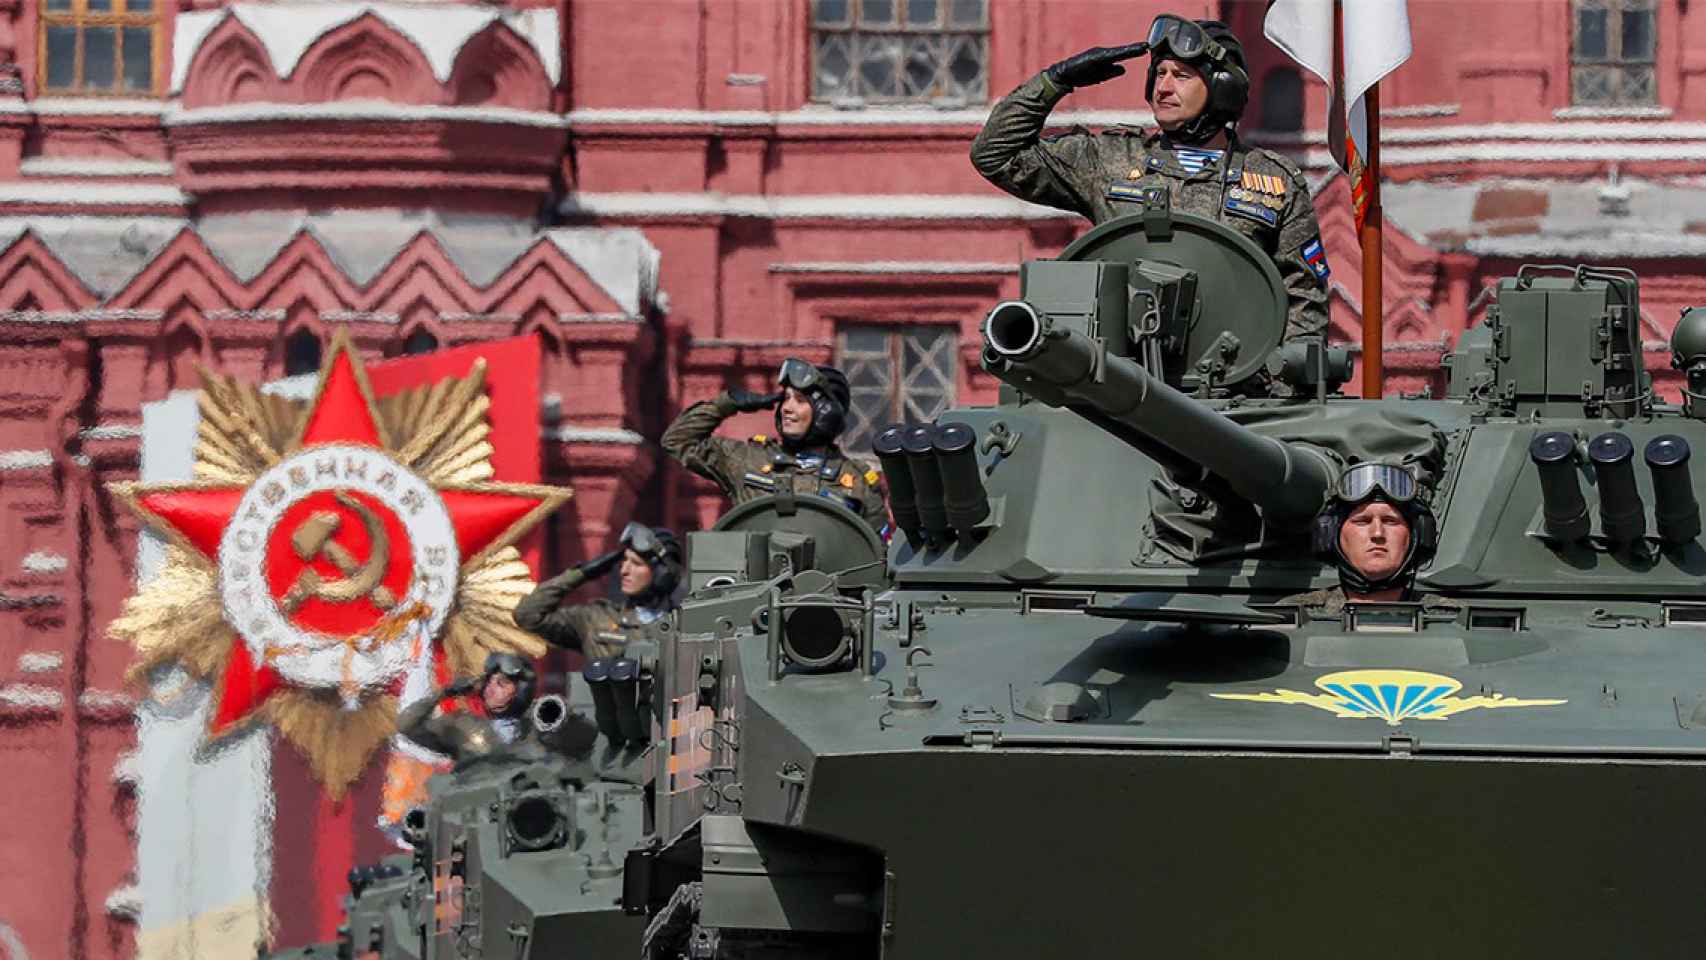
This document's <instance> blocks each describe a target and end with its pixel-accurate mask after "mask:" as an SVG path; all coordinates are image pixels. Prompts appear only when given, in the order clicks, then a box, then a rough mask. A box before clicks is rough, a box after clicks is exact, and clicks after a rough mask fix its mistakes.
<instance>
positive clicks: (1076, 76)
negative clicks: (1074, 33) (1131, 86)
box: [1048, 40, 1149, 87]
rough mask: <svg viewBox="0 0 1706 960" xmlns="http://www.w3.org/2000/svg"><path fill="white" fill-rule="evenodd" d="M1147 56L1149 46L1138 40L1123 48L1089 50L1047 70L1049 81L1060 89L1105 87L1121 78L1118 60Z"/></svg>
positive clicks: (1121, 71) (1121, 73)
mask: <svg viewBox="0 0 1706 960" xmlns="http://www.w3.org/2000/svg"><path fill="white" fill-rule="evenodd" d="M1148 52H1149V44H1148V43H1145V42H1144V41H1142V40H1139V41H1138V42H1136V43H1128V44H1126V45H1125V46H1123V47H1091V48H1090V49H1088V50H1086V51H1084V52H1083V53H1079V54H1074V55H1072V56H1070V57H1067V58H1066V59H1065V60H1062V61H1060V62H1059V63H1057V64H1055V65H1054V66H1052V67H1049V68H1048V75H1049V79H1051V80H1053V81H1054V82H1055V84H1056V85H1057V86H1062V87H1088V86H1090V85H1092V84H1097V83H1105V82H1107V81H1109V80H1112V79H1113V78H1115V77H1118V76H1123V75H1124V74H1125V68H1124V67H1122V66H1120V61H1121V60H1130V59H1132V58H1133V57H1141V56H1143V55H1144V54H1146V53H1148Z"/></svg>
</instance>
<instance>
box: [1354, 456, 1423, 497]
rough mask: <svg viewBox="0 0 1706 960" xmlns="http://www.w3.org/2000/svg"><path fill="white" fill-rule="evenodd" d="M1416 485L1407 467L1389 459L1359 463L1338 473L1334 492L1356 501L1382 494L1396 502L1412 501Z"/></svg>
mask: <svg viewBox="0 0 1706 960" xmlns="http://www.w3.org/2000/svg"><path fill="white" fill-rule="evenodd" d="M1419 490H1420V485H1419V484H1418V483H1416V475H1415V474H1414V473H1412V472H1410V469H1409V468H1408V467H1401V466H1398V465H1397V464H1392V463H1359V464H1357V465H1355V466H1353V467H1351V468H1350V469H1348V470H1346V471H1345V472H1344V473H1343V474H1341V475H1340V476H1339V485H1338V490H1337V492H1336V496H1337V497H1338V499H1339V500H1341V501H1343V502H1345V503H1349V504H1356V503H1362V502H1363V501H1365V500H1370V499H1372V498H1374V497H1377V496H1378V497H1383V498H1385V499H1386V500H1389V501H1391V502H1393V503H1396V504H1407V503H1413V502H1415V500H1416V497H1417V495H1418V492H1419Z"/></svg>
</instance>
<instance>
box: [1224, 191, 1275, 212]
mask: <svg viewBox="0 0 1706 960" xmlns="http://www.w3.org/2000/svg"><path fill="white" fill-rule="evenodd" d="M1226 195H1227V196H1228V197H1231V198H1232V199H1234V200H1247V201H1249V202H1250V203H1259V204H1261V205H1262V206H1264V207H1267V208H1268V209H1269V210H1278V209H1280V208H1282V207H1284V206H1285V198H1284V197H1276V196H1274V195H1273V194H1271V193H1263V192H1262V191H1260V190H1251V189H1249V188H1248V187H1233V188H1232V189H1231V190H1228V191H1226Z"/></svg>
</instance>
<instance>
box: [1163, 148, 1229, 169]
mask: <svg viewBox="0 0 1706 960" xmlns="http://www.w3.org/2000/svg"><path fill="white" fill-rule="evenodd" d="M1220 154H1221V151H1219V150H1202V149H1199V148H1197V147H1174V148H1173V156H1174V157H1175V158H1177V159H1178V161H1179V166H1181V167H1184V168H1185V172H1186V173H1190V174H1193V175H1194V174H1198V173H1201V172H1203V171H1204V170H1206V169H1208V168H1209V167H1211V166H1214V165H1215V164H1217V163H1219V162H1220Z"/></svg>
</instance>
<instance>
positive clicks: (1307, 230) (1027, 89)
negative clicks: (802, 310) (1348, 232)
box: [971, 14, 1328, 339]
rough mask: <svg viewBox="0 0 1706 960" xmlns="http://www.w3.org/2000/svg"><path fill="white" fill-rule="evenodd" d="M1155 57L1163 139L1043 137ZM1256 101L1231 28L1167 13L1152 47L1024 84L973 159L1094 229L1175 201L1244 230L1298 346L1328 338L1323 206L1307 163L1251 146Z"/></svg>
mask: <svg viewBox="0 0 1706 960" xmlns="http://www.w3.org/2000/svg"><path fill="white" fill-rule="evenodd" d="M1145 52H1147V53H1148V54H1149V57H1150V60H1149V74H1148V81H1147V83H1146V85H1145V87H1144V98H1145V99H1146V100H1148V101H1149V106H1150V109H1151V110H1152V111H1153V112H1154V114H1155V122H1156V124H1157V126H1158V129H1156V130H1154V131H1149V132H1146V131H1143V130H1140V129H1137V128H1133V127H1125V126H1117V127H1113V128H1111V129H1108V130H1104V131H1102V132H1101V133H1099V134H1098V133H1091V132H1090V131H1089V130H1087V129H1085V128H1084V127H1073V128H1072V130H1071V131H1070V132H1068V133H1065V134H1062V135H1060V136H1054V137H1048V138H1043V137H1042V136H1041V134H1042V130H1043V125H1044V123H1045V122H1046V121H1047V119H1048V115H1049V111H1050V110H1052V109H1054V105H1055V104H1057V103H1059V102H1060V100H1061V99H1062V98H1063V97H1065V96H1066V95H1067V94H1069V93H1071V92H1072V91H1073V90H1075V89H1078V88H1079V87H1085V86H1090V85H1091V84H1097V83H1102V82H1105V81H1108V80H1112V79H1114V78H1115V77H1118V76H1121V75H1123V74H1124V73H1125V68H1124V67H1122V66H1120V62H1121V61H1124V60H1130V59H1132V58H1134V57H1140V56H1142V55H1143V54H1144V53H1145ZM1249 95H1250V78H1249V75H1248V74H1247V73H1246V70H1245V65H1244V48H1243V45H1242V44H1241V43H1240V42H1239V41H1238V38H1237V37H1236V36H1235V35H1234V34H1233V33H1232V31H1231V30H1230V29H1228V28H1227V26H1226V25H1225V24H1224V23H1221V22H1220V21H1218V20H1196V21H1192V20H1186V19H1184V18H1182V17H1177V16H1174V15H1172V14H1163V15H1162V16H1159V17H1156V18H1155V22H1154V24H1153V25H1152V26H1151V27H1150V30H1149V38H1148V40H1147V41H1144V42H1140V43H1133V44H1128V45H1126V46H1123V47H1092V48H1091V49H1089V50H1086V51H1084V52H1083V53H1080V54H1078V55H1076V56H1073V57H1069V58H1067V59H1065V60H1062V61H1061V62H1059V63H1056V64H1054V65H1053V66H1051V67H1049V68H1048V69H1046V70H1044V71H1043V72H1041V73H1039V74H1037V75H1036V76H1034V77H1032V78H1031V79H1029V80H1027V81H1025V82H1024V83H1023V84H1021V85H1020V86H1019V88H1018V89H1017V90H1014V91H1013V92H1012V93H1010V94H1008V95H1007V97H1006V99H1004V100H1002V101H1001V102H1000V103H998V104H996V105H995V109H994V110H992V111H991V112H990V115H989V121H988V122H987V123H986V124H984V127H983V130H982V132H980V133H979V134H978V136H977V140H976V141H975V142H974V143H973V144H972V149H971V160H972V164H973V165H974V166H976V167H977V170H978V172H979V173H981V174H982V175H983V176H984V177H985V178H986V179H987V180H989V182H991V183H993V184H995V185H996V186H998V187H1000V188H1001V189H1003V190H1005V191H1007V192H1008V193H1011V194H1013V195H1014V196H1016V197H1019V198H1020V199H1023V200H1029V201H1031V202H1033V203H1041V204H1046V205H1047V206H1051V207H1058V208H1060V209H1062V210H1071V211H1073V212H1075V213H1079V214H1082V215H1084V216H1085V217H1088V218H1089V219H1090V220H1091V222H1093V223H1102V222H1103V221H1105V220H1111V219H1113V218H1115V217H1120V216H1125V215H1127V214H1131V213H1140V212H1142V211H1143V210H1144V208H1145V206H1146V201H1147V202H1149V203H1154V202H1157V201H1158V200H1159V197H1160V195H1162V194H1165V196H1166V197H1167V199H1168V201H1169V203H1170V205H1171V207H1172V209H1173V210H1174V211H1176V212H1181V213H1191V214H1196V215H1198V216H1202V217H1205V218H1208V219H1211V220H1216V221H1219V222H1220V223H1223V224H1225V225H1227V226H1229V227H1232V228H1233V229H1235V230H1237V231H1238V232H1239V233H1241V234H1243V235H1244V236H1246V237H1249V238H1250V239H1251V240H1253V241H1255V243H1256V245H1257V246H1258V247H1261V248H1262V250H1263V251H1264V252H1266V253H1267V254H1268V256H1269V257H1271V258H1273V261H1274V263H1275V265H1276V266H1278V267H1279V272H1280V277H1281V278H1282V279H1283V280H1284V282H1285V288H1286V293H1287V299H1288V303H1289V307H1288V309H1287V312H1286V338H1287V339H1290V338H1292V337H1296V336H1302V335H1305V334H1316V333H1321V332H1323V331H1325V329H1326V327H1327V288H1326V282H1327V275H1328V269H1327V254H1326V251H1325V249H1324V248H1323V247H1322V246H1321V228H1320V226H1319V225H1317V223H1316V221H1315V204H1314V201H1313V200H1312V199H1311V198H1310V195H1309V189H1308V186H1307V185H1306V184H1305V183H1304V180H1303V174H1302V172H1301V171H1300V170H1299V169H1298V168H1297V165H1296V164H1294V163H1292V162H1291V161H1290V160H1289V159H1287V158H1285V157H1283V156H1280V155H1279V154H1277V153H1273V152H1271V151H1268V150H1263V149H1260V148H1257V147H1252V146H1250V145H1248V144H1246V143H1245V142H1244V141H1243V140H1241V139H1239V137H1238V131H1237V123H1238V119H1239V117H1240V116H1242V115H1243V112H1244V105H1245V103H1246V102H1247V101H1248V99H1249Z"/></svg>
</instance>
